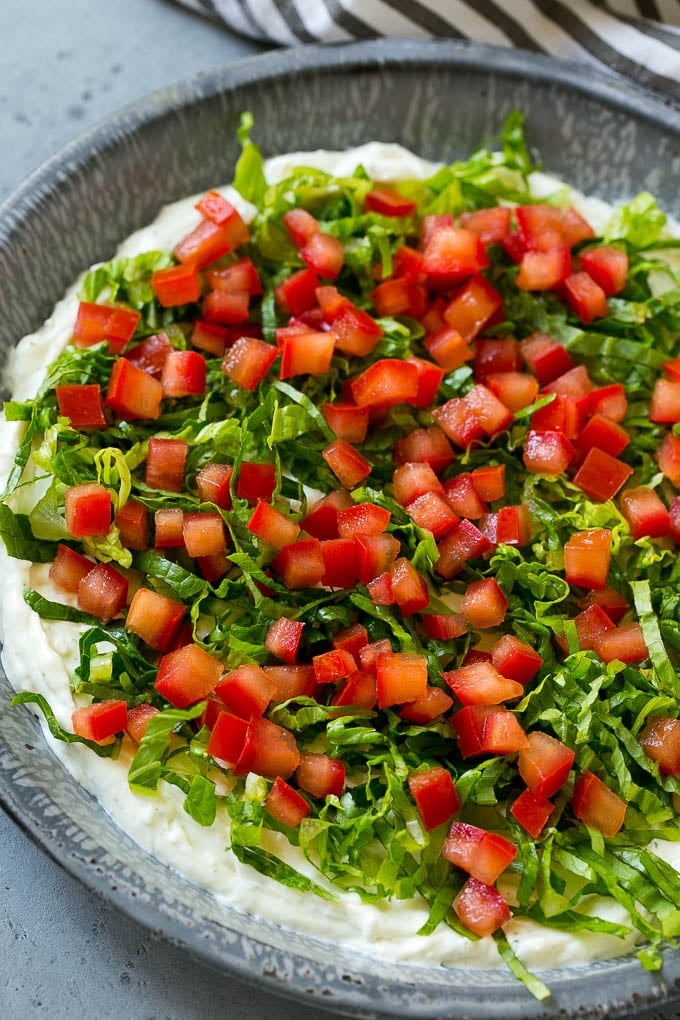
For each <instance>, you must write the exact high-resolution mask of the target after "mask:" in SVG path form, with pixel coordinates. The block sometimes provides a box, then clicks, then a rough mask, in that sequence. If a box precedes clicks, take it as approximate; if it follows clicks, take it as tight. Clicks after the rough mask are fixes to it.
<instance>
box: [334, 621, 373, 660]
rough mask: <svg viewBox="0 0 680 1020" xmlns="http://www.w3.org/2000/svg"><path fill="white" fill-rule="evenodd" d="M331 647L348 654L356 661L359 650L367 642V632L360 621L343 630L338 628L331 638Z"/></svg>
mask: <svg viewBox="0 0 680 1020" xmlns="http://www.w3.org/2000/svg"><path fill="white" fill-rule="evenodd" d="M331 641H332V644H333V648H337V649H338V650H340V651H343V652H349V654H350V655H351V656H352V657H353V658H354V659H355V661H358V656H359V651H360V650H361V649H362V648H363V647H364V646H365V645H367V644H368V633H367V631H366V628H365V627H364V626H362V624H360V623H353V624H352V626H351V627H347V628H346V629H345V630H339V631H338V633H337V634H334V635H333V637H332V639H331Z"/></svg>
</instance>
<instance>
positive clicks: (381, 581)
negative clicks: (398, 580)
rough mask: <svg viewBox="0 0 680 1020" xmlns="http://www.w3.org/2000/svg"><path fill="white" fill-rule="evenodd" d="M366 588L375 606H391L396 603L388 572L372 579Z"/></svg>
mask: <svg viewBox="0 0 680 1020" xmlns="http://www.w3.org/2000/svg"><path fill="white" fill-rule="evenodd" d="M366 587H367V588H368V594H369V595H370V596H371V599H372V600H373V602H374V604H375V605H376V606H393V605H394V604H395V602H396V601H397V600H396V599H395V597H394V591H393V590H392V575H391V574H390V573H389V571H385V572H384V573H383V574H378V576H377V577H374V578H372V580H370V581H369V582H368V584H367V585H366Z"/></svg>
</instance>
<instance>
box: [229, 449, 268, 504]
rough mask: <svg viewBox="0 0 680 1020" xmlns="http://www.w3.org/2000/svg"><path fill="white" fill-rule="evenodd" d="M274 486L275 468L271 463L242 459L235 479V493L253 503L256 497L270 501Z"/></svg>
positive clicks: (256, 499) (266, 501) (255, 501)
mask: <svg viewBox="0 0 680 1020" xmlns="http://www.w3.org/2000/svg"><path fill="white" fill-rule="evenodd" d="M275 488H276V468H275V466H274V465H273V464H264V463H261V462H259V461H248V460H242V461H241V466H240V468H239V471H238V478H237V479H236V495H237V496H238V498H239V499H245V500H247V501H248V503H250V504H251V505H253V506H254V505H255V504H256V503H257V501H258V499H261V500H263V502H265V503H271V501H272V497H273V495H274V489H275Z"/></svg>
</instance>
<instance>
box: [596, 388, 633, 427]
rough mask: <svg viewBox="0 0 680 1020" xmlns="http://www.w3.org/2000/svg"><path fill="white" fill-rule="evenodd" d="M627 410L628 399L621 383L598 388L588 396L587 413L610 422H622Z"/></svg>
mask: <svg viewBox="0 0 680 1020" xmlns="http://www.w3.org/2000/svg"><path fill="white" fill-rule="evenodd" d="M627 410H628V399H627V397H626V392H625V390H624V388H623V386H622V384H621V383H612V384H611V385H609V386H598V387H597V388H596V389H594V390H591V391H590V393H589V394H588V413H589V414H602V415H604V416H605V417H606V418H610V419H611V420H612V421H623V419H624V418H625V417H626V411H627Z"/></svg>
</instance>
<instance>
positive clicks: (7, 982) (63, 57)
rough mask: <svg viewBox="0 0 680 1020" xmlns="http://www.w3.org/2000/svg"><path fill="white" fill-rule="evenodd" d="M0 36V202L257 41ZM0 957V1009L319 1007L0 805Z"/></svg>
mask: <svg viewBox="0 0 680 1020" xmlns="http://www.w3.org/2000/svg"><path fill="white" fill-rule="evenodd" d="M0 46H1V47H2V59H1V60H0V138H1V139H2V159H1V160H0V201H1V200H2V199H4V198H6V197H7V195H9V194H10V192H11V191H12V190H13V189H14V188H15V187H16V186H17V185H18V184H19V183H20V182H21V181H22V180H23V179H24V178H25V177H26V176H27V174H28V173H29V172H30V171H31V170H33V169H34V168H35V167H37V166H38V165H39V164H40V163H41V162H42V161H43V160H45V159H47V158H48V157H49V156H50V155H51V154H52V153H54V152H55V151H56V150H57V149H59V148H60V147H61V146H62V145H63V144H64V143H65V142H67V141H69V140H70V139H71V138H73V137H75V136H76V135H77V134H79V133H81V132H82V131H84V130H86V129H87V128H88V127H90V126H91V125H92V124H94V123H96V122H97V121H99V120H101V119H102V118H104V117H105V116H107V115H108V114H109V113H112V112H114V111H115V110H117V109H119V108H120V107H121V106H124V105H125V104H126V103H128V102H131V101H132V100H134V99H137V98H138V97H140V96H142V95H144V94H146V93H148V92H150V91H152V90H153V89H157V88H160V87H162V86H164V85H166V84H169V83H171V82H174V81H176V80H178V79H179V78H182V77H185V76H187V75H191V74H193V73H195V72H197V71H200V70H205V69H208V68H211V67H214V66H217V65H219V64H222V63H225V62H227V61H230V60H235V59H238V58H239V57H241V56H245V55H248V54H250V53H253V52H256V51H257V50H258V46H257V45H256V44H254V43H251V42H248V41H246V40H243V39H238V38H236V37H235V36H231V35H230V34H229V33H227V32H224V31H221V30H220V29H219V28H217V27H215V26H214V25H211V24H210V23H209V22H207V21H204V20H203V19H201V18H199V17H195V16H193V15H192V14H190V13H188V12H186V11H183V10H181V9H179V8H177V7H175V6H173V5H172V4H170V3H165V2H163V0H114V2H112V3H105V2H104V0H95V2H93V0H31V3H30V4H12V3H10V2H9V0H0ZM0 960H2V964H1V965H0V1020H34V1018H40V1017H50V1020H74V1018H75V1020H80V1018H86V1017H87V1018H89V1017H97V1018H99V1020H121V1018H133V1020H194V1018H199V1017H201V1018H203V1017H205V1016H217V1015H219V1016H229V1017H230V1018H233V1020H260V1018H262V1017H276V1018H277V1020H288V1018H291V1020H292V1018H293V1017H295V1018H296V1020H316V1018H319V1017H320V1016H321V1015H322V1011H321V1010H319V1009H318V1008H316V1007H305V1006H301V1005H298V1004H295V1003H290V1002H287V1001H285V1000H283V999H279V998H277V997H275V996H272V995H269V994H266V993H263V992H260V991H256V990H254V989H251V988H248V987H246V986H245V985H242V984H240V983H239V982H236V981H233V980H230V979H228V978H226V977H224V976H222V975H219V974H214V973H212V972H211V971H209V970H208V969H207V968H205V967H203V966H202V965H200V964H197V963H194V962H193V961H191V960H189V959H188V958H187V957H186V955H184V954H183V953H181V952H179V951H178V950H176V949H174V948H172V947H169V946H166V945H164V944H162V943H160V942H157V941H155V940H154V939H153V938H151V937H150V936H149V935H148V934H147V933H146V932H144V931H143V930H142V929H141V928H139V927H138V926H137V925H135V924H133V923H132V922H130V921H128V920H127V919H126V918H124V917H122V916H121V915H120V914H118V913H117V912H116V911H114V910H112V909H111V908H109V907H108V906H106V905H105V904H103V903H101V902H100V901H99V900H98V899H97V898H96V897H94V896H93V895H91V894H90V893H89V892H87V891H86V890H85V889H83V888H82V887H81V886H80V885H79V883H77V882H76V881H75V880H74V879H72V878H71V877H70V876H69V875H67V874H65V873H64V872H63V871H62V870H61V868H59V867H58V866H57V865H56V864H54V863H53V862H52V861H51V860H50V859H49V858H47V857H46V856H45V855H44V854H43V853H42V852H41V851H39V850H38V849H37V848H36V847H35V846H33V844H32V843H30V842H29V841H28V840H27V839H26V837H25V836H24V835H23V834H22V833H21V832H20V831H19V829H17V827H16V826H15V825H14V824H13V822H12V821H11V820H10V819H9V818H8V817H7V816H6V815H5V814H4V813H3V812H2V811H1V810H0ZM323 1015H324V1016H328V1015H329V1014H327V1013H325V1011H324V1012H323ZM679 1015H680V1014H678V1013H676V1012H675V1011H671V1012H666V1013H664V1014H660V1013H655V1014H645V1017H644V1018H643V1016H642V1014H640V1015H639V1016H640V1020H653V1018H654V1020H674V1018H675V1017H677V1016H679Z"/></svg>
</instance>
